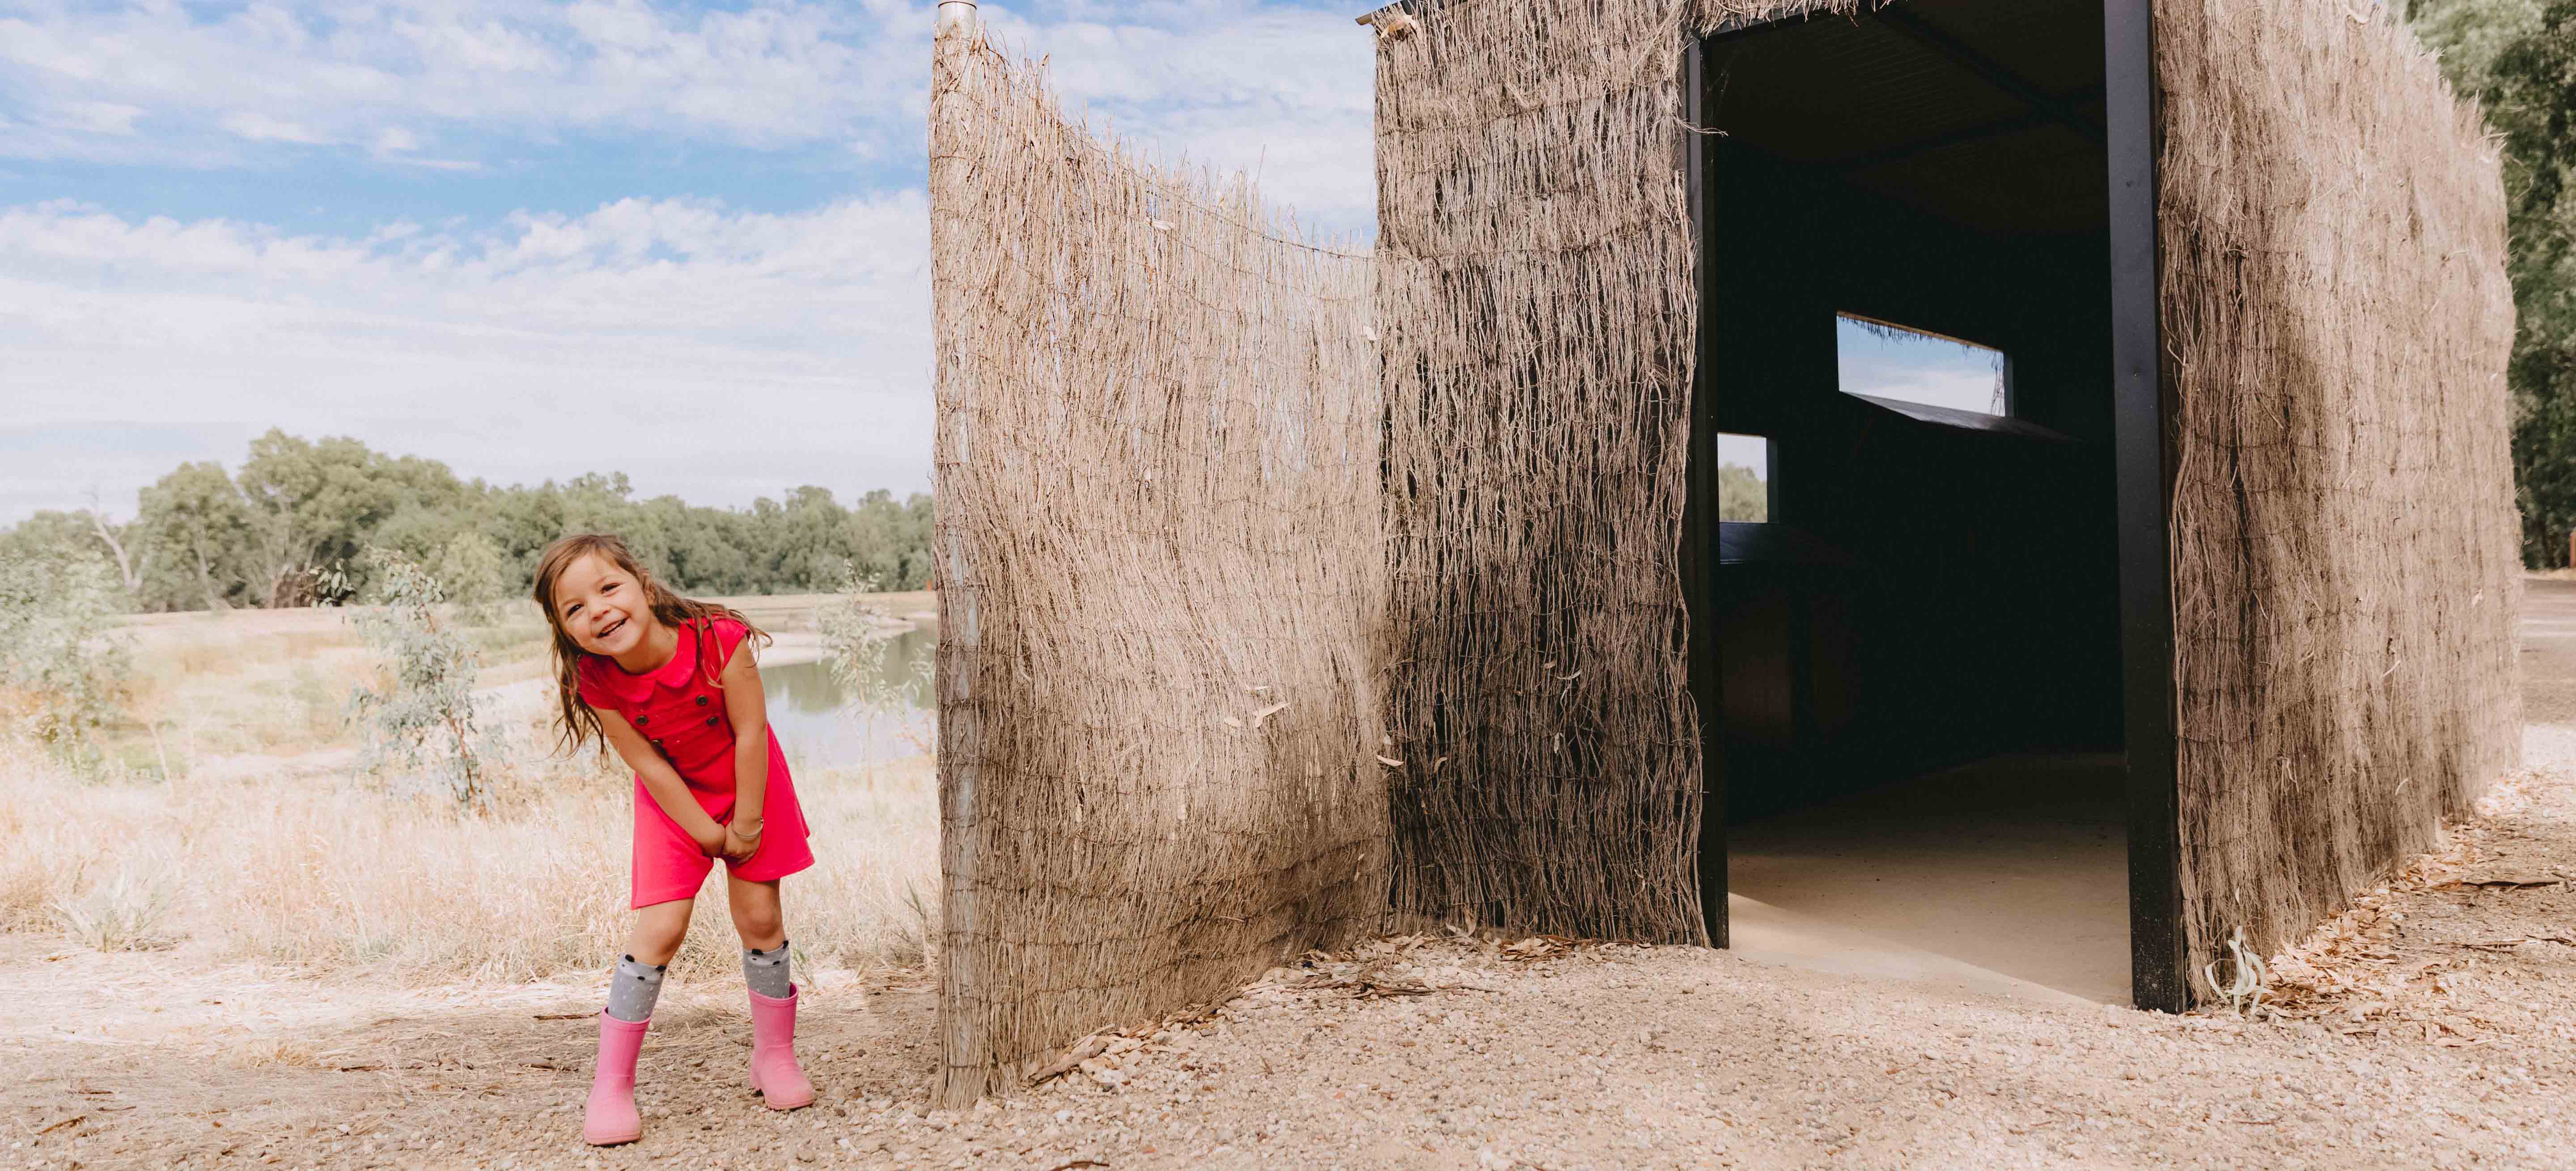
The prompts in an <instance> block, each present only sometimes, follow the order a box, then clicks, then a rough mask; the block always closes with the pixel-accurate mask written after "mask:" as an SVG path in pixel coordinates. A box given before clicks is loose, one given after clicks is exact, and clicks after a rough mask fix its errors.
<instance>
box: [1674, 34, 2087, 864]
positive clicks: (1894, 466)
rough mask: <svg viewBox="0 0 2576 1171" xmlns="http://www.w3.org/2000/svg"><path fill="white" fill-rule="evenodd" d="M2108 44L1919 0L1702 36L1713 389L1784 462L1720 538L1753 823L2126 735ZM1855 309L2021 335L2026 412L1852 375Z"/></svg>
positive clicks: (1732, 744) (1965, 331)
mask: <svg viewBox="0 0 2576 1171" xmlns="http://www.w3.org/2000/svg"><path fill="white" fill-rule="evenodd" d="M2101 45H2102V34H2101V14H2100V11H2099V9H2098V7H2096V6H2092V5H2088V4H2084V3H2064V2H2045V3H2043V2H2033V0H2000V2H1998V0H1921V2H1912V3H1903V4H1898V5H1894V6H1891V7H1889V8H1887V9H1885V10H1882V11H1880V12H1878V13H1875V14H1872V15H1867V16H1863V17H1859V18H1818V19H1813V20H1803V21H1793V22H1783V23H1780V24H1775V25H1769V26H1764V27H1761V28H1756V29H1751V30H1745V31H1742V32H1738V33H1734V34H1731V35H1723V36H1719V37H1715V38H1712V39H1711V40H1710V42H1709V44H1708V45H1707V47H1706V52H1707V57H1706V59H1705V60H1706V66H1705V68H1706V72H1707V77H1708V84H1709V86H1710V89H1711V94H1710V100H1709V102H1708V104H1707V105H1706V106H1705V107H1704V111H1705V116H1706V117H1707V118H1708V120H1709V122H1710V124H1711V125H1713V126H1714V127H1715V128H1716V129H1718V130H1721V131H1723V132H1724V134H1723V136H1722V137H1718V138H1715V139H1714V140H1713V141H1712V142H1711V143H1710V144H1708V145H1709V149H1708V151H1707V156H1706V157H1707V158H1708V160H1709V168H1708V175H1707V182H1708V183H1709V184H1710V195H1711V197H1712V209H1711V210H1712V217H1711V224H1712V226H1711V228H1710V231H1709V239H1708V241H1707V246H1708V248H1709V253H1710V262H1711V265H1712V269H1713V273H1714V275H1715V278H1716V279H1715V281H1714V288H1713V290H1712V292H1713V293H1714V297H1713V303H1712V304H1710V305H1709V306H1707V309H1706V312H1705V315H1704V320H1705V322H1706V325H1705V328H1709V329H1711V330H1713V331H1715V333H1716V337H1715V339H1714V342H1715V344H1714V347H1713V351H1714V353H1715V354H1716V355H1717V357H1718V363H1717V365H1716V368H1715V369H1714V370H1712V372H1711V377H1710V379H1709V380H1708V382H1707V384H1706V388H1707V391H1708V392H1709V393H1713V394H1714V396H1715V399H1716V403H1715V419H1716V422H1717V426H1718V429H1719V430H1721V431H1725V432H1730V433H1736V434H1744V435H1758V436H1762V437H1765V438H1768V439H1770V440H1771V451H1772V458H1771V466H1770V468H1769V469H1768V471H1769V476H1770V490H1771V505H1770V508H1771V514H1770V519H1769V520H1768V521H1767V522H1766V523H1761V524H1738V523H1726V524H1722V525H1721V526H1720V532H1719V534H1718V541H1719V545H1720V549H1719V556H1718V565H1717V569H1716V572H1715V574H1714V579H1715V582H1716V586H1717V589H1718V592H1719V594H1720V597H1721V599H1722V603H1721V605H1720V606H1719V607H1718V608H1717V609H1716V611H1715V612H1716V614H1717V615H1718V623H1719V628H1720V631H1721V650H1720V655H1719V661H1720V663H1721V665H1722V666H1721V670H1722V673H1723V685H1722V687H1721V689H1720V694H1721V695H1722V697H1723V705H1724V707H1723V713H1722V716H1721V724H1722V726H1723V728H1724V732H1725V739H1724V745H1725V750H1726V754H1727V769H1726V784H1727V799H1728V809H1729V812H1730V816H1732V817H1734V818H1737V819H1741V818H1746V817H1759V816H1762V815H1765V814H1769V813H1776V812H1779V811H1782V810H1784V809H1787V808H1792V807H1795V806H1797V805H1801V804H1808V803H1812V802H1815V801H1819V800H1826V799H1830V798H1833V797H1836V796H1839V795H1842V794H1844V793H1847V792H1850V791H1852V790H1854V789H1858V788H1866V787H1870V786H1872V785H1875V784H1877V783H1881V782H1884V781H1887V780H1892V779H1895V778H1899V777H1905V776H1911V775H1915V774H1919V773H1922V772H1926V771H1929V770H1932V769H1936V768H1941V767H1945V766H1949V765H1955V764H1960V763H1964V762H1967V761H1971V760H1976V759H1980V758H1983V757H1988V756H1993V755H1996V754H1999V753H2004V752H2013V751H2030V750H2040V751H2081V750H2091V751H2116V750H2117V749H2118V748H2119V741H2120V693H2119V683H2120V678H2119V657H2118V656H2119V643H2118V628H2117V619H2118V610H2117V602H2118V599H2117V588H2116V587H2117V577H2116V574H2117V565H2116V561H2115V556H2114V555H2115V551H2116V545H2115V530H2114V528H2113V514H2112V505H2113V495H2112V493H2113V485H2112V478H2111V477H2112V463H2111V447H2110V442H2109V440H2110V429H2111V413H2110V408H2111V394H2110V361H2111V359H2110V310H2109V273H2108V268H2107V265H2108V253H2109V246H2108V241H2107V234H2106V233H2107V228H2108V213H2107V210H2106V202H2105V192H2106V184H2105V178H2104V174H2105V163H2104V153H2103V146H2102V130H2101V125H2102V120H2101V82H2102V52H2101ZM1838 315H1852V316H1857V317H1863V318H1869V319H1874V320H1875V321H1878V322H1886V323H1891V324H1895V325H1900V326H1904V327H1909V328H1911V329H1915V330H1921V331H1925V332H1928V333H1931V334H1937V335H1945V336H1947V337H1949V338H1955V339H1960V340H1962V341H1966V342H1971V343H1975V344H1976V345H1978V346H1983V347H1988V348H1991V349H1993V350H1997V351H2000V352H2001V353H2002V354H2003V355H2004V356H2005V357H2006V359H2007V360H2008V363H2009V364H2008V367H2007V370H2008V386H2009V400H2010V401H2009V408H2010V409H2009V414H2008V416H2007V417H1992V416H1987V415H1981V414H1974V413H1970V412H1967V411H1962V410H1956V409H1948V408H1943V407H1939V406H1922V405H1914V404H1908V403H1901V402H1896V401H1893V400H1886V399H1874V398H1864V397H1860V396H1859V395H1856V394H1852V393H1845V390H1846V388H1845V387H1844V386H1843V385H1842V378H1841V374H1840V371H1839V370H1838V368H1837V348H1836V347H1837V337H1836V334H1837V328H1838ZM1845 328H1847V327H1845Z"/></svg>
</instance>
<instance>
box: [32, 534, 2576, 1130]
mask: <svg viewBox="0 0 2576 1171" xmlns="http://www.w3.org/2000/svg"><path fill="white" fill-rule="evenodd" d="M2532 585H2533V588H2532V590H2531V597H2530V602H2529V605H2528V608H2527V616H2526V623H2525V625H2526V633H2527V636H2528V637H2527V639H2526V644H2525V645H2526V653H2525V655H2524V661H2525V665H2526V669H2527V671H2528V672H2529V678H2530V679H2531V685H2530V695H2529V699H2528V703H2529V707H2530V713H2531V718H2532V719H2533V720H2534V722H2535V723H2534V726H2533V727H2532V729H2531V730H2530V732H2529V734H2528V736H2527V739H2526V758H2527V760H2526V763H2527V764H2528V765H2529V766H2530V767H2531V772H2530V773H2529V774H2528V775H2526V776H2525V777H2523V778H2521V779H2519V780H2517V781H2515V782H2513V783H2510V784H2507V785H2505V786H2503V787H2502V788H2501V789H2500V790H2499V792H2498V794H2497V795H2496V797H2495V798H2493V799H2492V801H2491V804H2490V808H2491V811H2492V812H2491V814H2490V815H2489V816H2487V817H2485V818H2484V819H2482V820H2481V821H2479V822H2476V823H2473V824H2471V825H2469V826H2465V827H2462V828H2460V829H2459V830H2458V831H2456V832H2455V833H2454V834H2453V835H2452V838H2451V847H2450V849H2449V850H2448V852H2447V853H2445V854H2444V855H2442V856H2439V857H2437V858H2434V859H2430V860H2426V861H2425V862H2423V863H2421V864H2419V865H2416V866H2414V867H2411V868H2410V869H2409V870H2408V871H2406V872H2404V873H2401V874H2400V875H2399V876H2398V877H2397V879H2396V881H2394V882H2393V883H2392V884H2391V885H2390V886H2389V887H2388V888H2386V889H2384V890H2382V891H2378V892H2374V893H2372V894H2370V895H2369V896H2368V897H2366V898H2365V899H2364V900H2363V903H2362V906H2361V907H2360V908H2359V909H2358V910H2356V911H2355V912H2354V913H2352V914H2350V915H2347V916H2345V917H2344V918H2343V919H2342V920H2339V921H2338V923H2337V924H2335V925H2334V926H2333V928H2332V929H2331V930H2329V931H2327V932H2325V933H2323V935H2322V939H2323V943H2322V946H2321V947H2320V948H2319V949H2318V950H2317V951H2316V952H2314V953H2313V954H2311V955H2310V956H2309V958H2308V961H2307V962H2302V963H2299V964H2294V965H2291V966H2290V967H2288V968H2286V969H2285V970H2284V972H2283V973H2282V974H2281V975H2282V980H2283V983H2282V987H2281V989H2280V991H2279V992H2278V994H2277V997H2276V998H2277V999H2278V1000H2279V1002H2280V1004H2279V1008H2280V1009H2282V1010H2283V1011H2280V1012H2277V1013H2275V1012H2272V1011H2271V1010H2270V1009H2268V1008H2267V1009H2262V1010H2258V1011H2257V1014H2256V1018H2255V1019H2250V1020H2249V1019H2237V1018H2233V1017H2228V1016H2224V1015H2216V1016H2195V1017H2170V1016H2163V1015H2158V1014H2149V1013H2141V1012H2137V1011H2134V1010H2129V1009H2118V1008H2107V1007H2105V1008H2086V1007H2076V1006H2060V1005H2043V1004H2035V1003H2032V1002H2026V1001H2005V1000H1992V999H1982V998H1968V997H1963V996H1952V995H1944V994H1940V993H1937V992H1935V991H1932V990H1930V989H1928V988H1927V987H1926V986H1923V985H1917V984H1907V983H1899V982H1891V981H1882V980H1874V979H1868V978H1860V977H1844V976H1831V975H1824V974H1819V973H1815V972H1808V971H1800V970H1792V969H1784V968H1767V967H1761V966H1757V965H1754V964H1751V963H1748V962H1745V961H1742V960H1740V959H1737V958H1736V957H1733V956H1730V955H1728V954H1726V953H1723V952H1710V951H1701V950H1693V949H1681V948H1634V947H1584V948H1563V947H1559V946H1555V945H1551V944H1546V943H1545V942H1544V941H1541V942H1539V943H1524V944H1522V945H1518V946H1516V947H1515V946H1498V945H1497V944H1495V943H1493V942H1480V941H1462V940H1455V939H1447V940H1398V941H1389V942H1386V943H1382V944H1380V945H1377V947H1376V948H1375V949H1374V950H1373V951H1371V952H1369V953H1368V954H1362V955H1354V956H1351V957H1344V958H1341V959H1338V960H1335V961H1332V962H1327V963H1324V964H1321V965H1320V966H1318V967H1316V968H1313V969H1297V970H1292V971H1287V972H1280V973H1273V975H1272V976H1271V977H1270V978H1268V979H1265V980H1264V981H1263V982H1261V983H1259V984H1256V985H1254V986H1252V987H1251V988H1250V989H1248V990H1247V991H1246V992H1245V993H1244V994H1243V995H1242V996H1240V997H1239V998H1238V999H1236V1000H1235V1001H1233V1002H1231V1003H1230V1004H1228V1005H1227V1006H1225V1007H1224V1008H1223V1009H1222V1010H1220V1011H1219V1012H1217V1013H1216V1014H1215V1015H1214V1016H1212V1017H1210V1018H1207V1019H1204V1020H1198V1021H1193V1022H1185V1023H1179V1024H1175V1025H1173V1026H1172V1027H1169V1028H1161V1029H1155V1028H1147V1029H1144V1030H1140V1033H1141V1034H1142V1035H1139V1036H1135V1037H1129V1038H1122V1039H1119V1040H1116V1041H1115V1042H1113V1043H1111V1044H1109V1045H1108V1046H1107V1049H1106V1050H1105V1051H1104V1052H1102V1053H1100V1054H1099V1055H1097V1056H1095V1057H1094V1058H1093V1059H1092V1060H1091V1061H1090V1062H1089V1063H1088V1064H1087V1066H1086V1067H1084V1068H1082V1069H1079V1070H1076V1071H1075V1072H1074V1073H1072V1074H1071V1075H1069V1076H1067V1077H1065V1078H1062V1079H1059V1080H1057V1081H1055V1082H1052V1083H1049V1084H1048V1085H1047V1086H1045V1087H1042V1088H1040V1089H1038V1090H1035V1091H1032V1092H1029V1093H1026V1094H1024V1095H1021V1096H1020V1097H1019V1098H1017V1099H1016V1100H1013V1101H1010V1102H1006V1103H987V1104H986V1105H984V1106H982V1107H979V1108H978V1109H976V1110H973V1111H966V1112H942V1111H925V1110H924V1109H923V1106H922V1103H923V1102H924V1100H925V1098H924V1091H925V1087H926V1085H927V1082H928V1078H929V1074H930V1071H931V1058H932V1053H933V1046H934V1040H933V1033H932V1023H933V993H932V989H931V987H930V986H929V985H928V984H927V983H926V982H924V981H923V980H921V979H919V978H916V977H912V976H905V977H902V978H895V979H887V978H883V977H874V978H862V977H861V976H859V975H856V974H853V973H846V972H824V973H819V974H809V977H808V990H809V1000H808V1002H807V1005H806V1008H805V1021H804V1025H805V1028H804V1044H803V1045H802V1049H803V1052H804V1054H805V1059H806V1067H807V1069H808V1070H809V1071H811V1072H812V1073H813V1075H814V1077H815V1080H816V1082H817V1083H818V1085H819V1087H820V1091H821V1097H820V1099H819V1101H818V1103H817V1104H816V1105H815V1106H814V1107H813V1108H810V1109H807V1110H803V1111H799V1112H796V1113H793V1114H778V1113H773V1112H770V1111H767V1110H763V1109H761V1108H760V1106H759V1104H758V1102H757V1100H756V1099H754V1098H753V1097H752V1096H751V1095H750V1094H749V1092H748V1091H747V1090H746V1089H745V1088H744V1086H743V1084H742V1066H743V1061H744V1058H745V1056H746V1054H747V1052H748V1047H749V1025H748V1022H747V1019H746V1018H745V1016H744V1014H743V1011H742V1008H741V1004H740V1000H741V991H740V987H739V984H738V982H736V981H730V980H720V981H713V982H708V983H703V984H700V985H695V986H685V987H674V988H672V989H671V990H669V991H668V992H666V994H665V996H664V999H663V1008H662V1010H661V1012H660V1014H659V1015H658V1017H657V1020H656V1023H655V1029H654V1033H653V1036H652V1040H651V1043H650V1044H649V1045H648V1047H647V1048H646V1051H645V1055H644V1059H643V1065H642V1071H641V1075H640V1079H639V1080H640V1088H639V1093H638V1098H639V1101H640V1102H641V1103H642V1105H643V1108H644V1112H645V1127H646V1130H645V1138H644V1140H643V1141H642V1142H640V1143H637V1144H635V1145H633V1146H629V1147H622V1148H617V1149H614V1150H609V1151H598V1152H594V1151H591V1150H589V1149H587V1148H585V1147H583V1146H582V1145H581V1144H580V1140H579V1137H578V1131H579V1126H580V1116H579V1112H580V1105H581V1100H582V1096H583V1094H584V1092H585V1090H586V1088H587V1085H588V1074H587V1071H588V1066H589V1060H590V1051H591V1043H592V1039H593V1035H594V1033H593V1030H594V1025H593V1023H592V1019H591V1015H590V1014H591V1013H592V1012H594V1011H595V1010H596V1007H597V1003H598V987H597V982H596V981H590V980H583V981H575V982H569V983H560V984H531V985H522V986H511V987H482V988H462V989H447V990H439V991H430V992H423V991H404V990H399V989H397V988H395V987H393V986H392V984H393V982H391V981H381V982H379V981H369V980H367V979H366V978H365V976H364V974H363V973H341V974H337V975H334V976H333V977H331V978H329V979H317V978H300V977H299V976H298V975H297V974H295V973H289V972H280V971H275V970H261V969H254V968H248V967H241V966H227V965H223V964H219V963H216V962H213V961H212V960H210V959H208V958H207V957H205V956H202V955H199V954H196V953H193V952H190V951H187V950H181V951H177V952H158V953H142V954H120V955H100V954H96V953H91V952H86V951H78V950H75V949H73V948H71V947H70V946H69V945H67V944H62V943H60V942H59V941H54V940H47V939H42V938H33V937H27V936H15V937H11V938H10V939H9V940H8V943H9V944H10V945H11V946H9V947H8V948H7V949H6V950H7V955H6V958H5V959H0V1069H5V1070H7V1071H9V1073H10V1074H11V1075H12V1076H10V1077H8V1078H5V1079H0V1119H5V1120H6V1125H5V1126H0V1130H5V1131H6V1132H7V1133H6V1135H5V1138H0V1142H5V1143H6V1144H7V1145H6V1148H5V1151H0V1165H6V1166H13V1167H75V1166H78V1167H125V1166H152V1167H161V1166H185V1167H218V1166H233V1165H243V1166H250V1165H260V1164H274V1165H279V1166H297V1167H301V1166H326V1167H518V1168H531V1167H554V1166H595V1167H628V1166H644V1165H669V1166H685V1167H765V1168H777V1167H785V1166H790V1165H794V1164H815V1165H841V1166H868V1167H878V1166H885V1167H898V1166H900V1167H948V1168H967V1167H1000V1168H1031V1169H1035V1171H1068V1169H1071V1168H1082V1167H1110V1168H1120V1169H1126V1168H1232V1167H1247V1168H1248V1167H1309V1166H1311V1167H1318V1168H1330V1167H1342V1168H1347V1169H1350V1171H1361V1169H1364V1168H1416V1167H1418V1168H1488V1167H1491V1168H1512V1167H1529V1168H1589V1167H1696V1166H1751V1167H1773V1166H1815V1165H1833V1166H1851V1167H1900V1166H1921V1167H1960V1166H1976V1167H2022V1166H2066V1167H2079V1166H2080V1167H2103V1166H2131V1165H2163V1164H2181V1165H2188V1166H2222V1167H2234V1166H2246V1167H2255V1166H2261V1167H2323V1166H2331V1167H2353V1166H2371V1167H2381V1166H2384V1167H2409V1168H2417V1167H2436V1168H2439V1167H2470V1166H2480V1167H2535V1168H2537V1167H2565V1166H2568V1165H2570V1164H2571V1163H2572V1162H2576V1155H2571V1154H2570V1152H2576V1104H2571V1098H2570V1092H2571V1089H2576V890H2571V887H2570V884H2569V882H2568V881H2567V879H2568V878H2569V877H2570V876H2576V582H2564V583H2561V582H2534V583H2532ZM2562 630H2563V632H2564V633H2563V634H2562V633H2560V632H2561V631H2562Z"/></svg>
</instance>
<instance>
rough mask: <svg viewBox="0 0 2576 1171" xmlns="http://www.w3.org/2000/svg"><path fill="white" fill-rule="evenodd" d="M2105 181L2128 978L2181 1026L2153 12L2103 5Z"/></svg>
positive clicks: (2126, 2) (2182, 968)
mask: <svg viewBox="0 0 2576 1171" xmlns="http://www.w3.org/2000/svg"><path fill="white" fill-rule="evenodd" d="M2102 18H2103V19H2102V32H2103V82H2104V100H2105V103H2106V105H2107V107H2108V114H2109V119H2108V121H2109V125H2108V127H2107V130H2108V133H2109V152H2110V169H2111V175H2110V179H2111V357H2112V369H2113V387H2112V421H2113V435H2114V438H2113V443H2114V445H2115V447H2116V455H2117V463H2118V479H2117V483H2118V492H2119V507H2118V517H2119V528H2120V632H2121V634H2120V654H2121V676H2122V680H2121V684H2122V695H2123V704H2122V707H2123V713H2124V719H2123V724H2124V728H2125V735H2124V740H2125V742H2126V745H2127V749H2128V768H2129V778H2128V806H2129V973H2130V977H2129V978H2130V987H2131V999H2133V1000H2134V1001H2136V1002H2137V1004H2138V1006H2139V1007H2141V1008H2156V1009H2163V1010H2165V1011H2167V1012H2180V1011H2182V1010H2183V1009H2184V1008H2186V1007H2189V1005H2190V1001H2191V985H2190V975H2189V964H2188V962H2187V960H2186V957H2185V954H2184V936H2183V930H2182V883H2181V876H2180V873H2179V868H2180V865H2181V862H2182V852H2181V839H2180V836H2179V832H2178V830H2179V820H2178V813H2177V809H2176V797H2177V793H2176V789H2175V782H2176V773H2175V768H2174V759H2175V755H2174V749H2175V741H2174V737H2175V732H2176V729H2175V721H2174V711H2175V696H2174V629H2173V566H2172V562H2171V556H2172V545H2171V524H2172V517H2171V500H2172V488H2171V483H2172V477H2171V471H2170V469H2169V468H2168V467H2167V466H2166V454H2165V453H2166V450H2167V444H2166V428H2167V426H2168V421H2169V420H2170V419H2171V417H2172V415H2171V412H2170V411H2169V410H2168V406H2167V403H2166V401H2165V379H2164V371H2163V361H2162V359H2163V354H2164V344H2163V329H2162V325H2161V315H2160V313H2159V311H2158V307H2157V301H2156V274H2157V266H2156V115H2155V102H2156V86H2155V40H2154V3H2153V0H2104V3H2103V6H2102Z"/></svg>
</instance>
